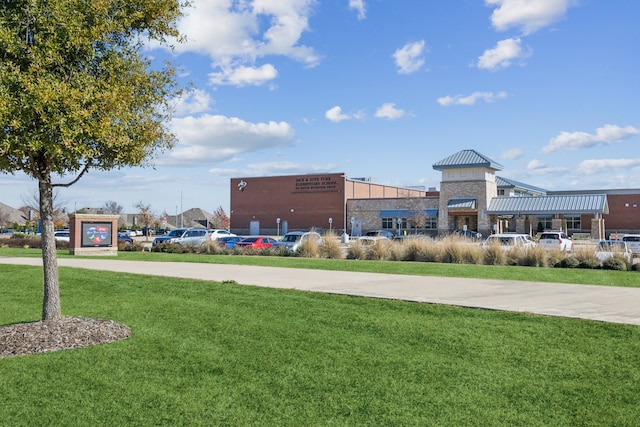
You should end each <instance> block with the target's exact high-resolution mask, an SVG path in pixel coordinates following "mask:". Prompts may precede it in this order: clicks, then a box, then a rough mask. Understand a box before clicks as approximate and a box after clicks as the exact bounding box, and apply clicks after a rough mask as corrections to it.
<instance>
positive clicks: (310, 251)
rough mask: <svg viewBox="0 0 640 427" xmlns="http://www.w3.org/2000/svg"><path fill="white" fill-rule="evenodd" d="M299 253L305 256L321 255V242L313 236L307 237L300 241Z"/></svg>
mask: <svg viewBox="0 0 640 427" xmlns="http://www.w3.org/2000/svg"><path fill="white" fill-rule="evenodd" d="M297 254H298V255H300V256H303V257H305V258H318V256H320V243H319V242H318V241H317V240H316V239H313V238H308V239H305V240H303V241H302V242H301V243H300V246H299V247H298V250H297Z"/></svg>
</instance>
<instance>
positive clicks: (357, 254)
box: [347, 240, 366, 259]
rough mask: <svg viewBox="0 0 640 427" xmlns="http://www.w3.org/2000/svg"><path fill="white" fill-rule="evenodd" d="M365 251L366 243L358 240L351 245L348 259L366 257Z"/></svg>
mask: <svg viewBox="0 0 640 427" xmlns="http://www.w3.org/2000/svg"><path fill="white" fill-rule="evenodd" d="M365 253H366V251H365V248H364V245H363V244H362V243H360V242H359V241H357V240H356V241H354V242H352V243H351V244H350V245H349V250H348V251H347V259H364V257H365Z"/></svg>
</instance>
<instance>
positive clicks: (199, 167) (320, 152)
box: [0, 0, 640, 215]
mask: <svg viewBox="0 0 640 427" xmlns="http://www.w3.org/2000/svg"><path fill="white" fill-rule="evenodd" d="M638 16H640V2H638V1H635V0H607V1H604V0H327V1H325V0H192V6H191V7H190V8H189V9H187V10H186V16H185V17H184V19H182V20H181V21H180V23H179V28H180V30H181V32H182V33H183V34H184V35H185V36H186V42H184V43H182V44H179V45H177V46H176V48H175V50H174V51H169V50H167V49H165V48H163V47H158V46H156V45H148V46H146V49H145V51H144V54H145V55H147V56H149V57H150V58H153V60H154V61H157V62H161V61H164V60H167V59H169V60H171V61H173V62H174V64H175V65H176V66H177V67H178V69H179V73H180V74H179V79H180V82H181V83H182V84H184V85H185V86H187V87H189V90H188V91H187V92H185V94H184V95H183V96H182V97H181V98H180V99H177V100H174V102H175V106H176V114H175V116H174V117H173V119H172V121H171V122H170V123H168V124H167V125H168V127H169V128H170V129H171V130H172V131H173V132H174V133H175V134H176V136H177V138H178V143H177V144H176V145H175V147H174V148H173V149H172V150H170V151H166V152H164V153H161V154H159V155H158V157H157V158H156V159H155V161H154V163H155V166H154V167H153V168H144V169H143V168H130V169H121V170H113V171H107V172H98V171H92V172H90V173H89V174H87V175H85V176H83V177H82V178H81V179H80V181H78V183H76V184H74V185H73V186H71V187H69V188H64V189H60V191H59V193H58V201H59V203H61V204H62V205H64V206H66V207H67V208H68V209H69V210H74V209H80V208H82V207H101V206H103V205H104V204H105V202H107V201H115V202H117V203H118V204H120V205H121V206H122V207H123V208H124V211H125V212H131V213H133V212H136V209H135V208H134V205H136V204H137V203H139V202H142V203H143V204H146V205H150V206H151V208H152V210H153V211H154V212H155V213H156V214H157V215H162V214H163V213H165V212H166V213H168V214H169V215H174V214H176V212H182V211H185V210H187V209H190V208H196V207H197V208H202V209H204V210H207V211H209V212H213V211H215V210H216V209H217V208H218V207H222V208H223V209H224V210H225V211H226V212H227V213H230V211H229V198H230V194H229V192H230V179H231V178H242V177H255V176H278V175H293V174H305V173H328V172H344V173H346V174H347V176H348V177H352V178H354V177H367V178H372V179H373V180H374V181H376V182H378V183H382V184H387V185H397V186H412V187H413V186H424V187H425V188H430V187H436V188H438V189H439V188H440V172H438V171H435V170H433V168H432V165H433V164H434V163H436V162H438V161H439V160H442V159H444V158H446V157H448V156H450V155H452V154H454V153H456V152H458V151H460V150H463V149H475V150H476V151H478V152H480V153H481V154H483V155H486V156H488V157H490V158H492V159H493V160H494V161H496V162H498V163H500V164H502V165H503V166H504V170H502V171H500V172H498V175H499V176H502V177H505V178H510V179H513V180H517V181H520V182H524V183H527V184H530V185H533V186H536V187H541V188H545V189H548V190H584V189H610V188H636V189H637V188H640V144H639V143H640V42H639V40H640V25H638V24H637V18H638ZM72 179H73V177H72V176H65V177H57V181H56V182H67V181H70V180H72ZM36 189H37V182H36V181H34V180H32V179H29V178H28V177H26V176H25V175H22V174H15V175H6V174H4V175H2V174H0V192H1V193H0V201H1V202H3V203H5V204H8V205H10V206H13V207H16V208H17V207H20V206H22V205H24V201H25V200H31V199H32V198H33V194H35V193H36Z"/></svg>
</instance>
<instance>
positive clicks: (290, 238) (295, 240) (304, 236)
mask: <svg viewBox="0 0 640 427" xmlns="http://www.w3.org/2000/svg"><path fill="white" fill-rule="evenodd" d="M307 240H310V241H315V242H316V243H318V244H322V236H320V234H318V233H316V232H314V231H309V232H303V231H292V232H291V233H287V234H285V235H284V236H283V237H282V239H280V241H278V242H276V243H275V244H274V245H273V246H274V247H276V248H278V247H285V248H287V249H289V250H290V251H292V252H295V251H297V250H298V248H299V247H300V245H301V244H302V243H303V242H305V241H307Z"/></svg>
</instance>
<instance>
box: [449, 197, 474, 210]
mask: <svg viewBox="0 0 640 427" xmlns="http://www.w3.org/2000/svg"><path fill="white" fill-rule="evenodd" d="M475 208H476V199H449V202H448V203H447V209H475Z"/></svg>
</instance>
